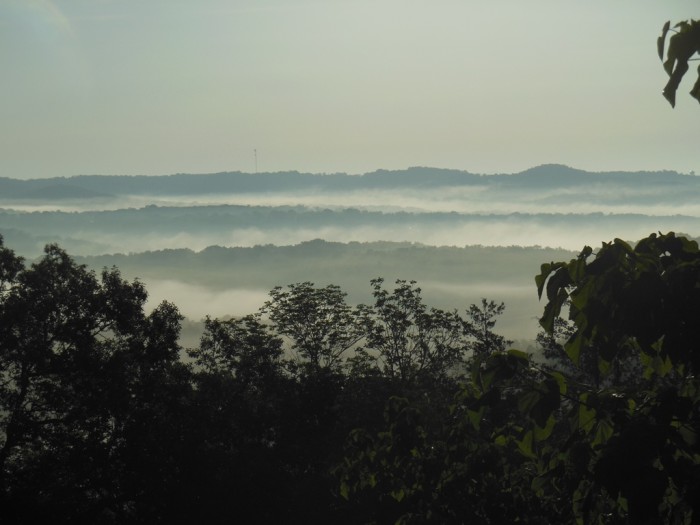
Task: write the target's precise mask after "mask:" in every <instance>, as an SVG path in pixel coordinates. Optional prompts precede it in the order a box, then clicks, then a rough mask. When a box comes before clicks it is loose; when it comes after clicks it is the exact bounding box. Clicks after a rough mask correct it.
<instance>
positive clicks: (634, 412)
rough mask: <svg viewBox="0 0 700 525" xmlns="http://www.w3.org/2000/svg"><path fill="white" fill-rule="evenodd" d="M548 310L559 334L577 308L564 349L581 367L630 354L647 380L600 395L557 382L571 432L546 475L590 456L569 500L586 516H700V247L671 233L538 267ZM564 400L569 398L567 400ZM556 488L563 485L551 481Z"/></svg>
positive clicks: (665, 519)
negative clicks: (563, 318)
mask: <svg viewBox="0 0 700 525" xmlns="http://www.w3.org/2000/svg"><path fill="white" fill-rule="evenodd" d="M536 281H537V287H538V291H539V293H540V294H542V293H543V292H544V291H545V290H546V295H547V299H548V303H547V305H546V307H545V311H544V315H543V316H542V319H541V324H542V326H543V327H544V328H545V330H547V331H548V333H550V334H551V333H553V330H554V326H555V321H556V319H557V318H558V317H559V315H560V313H561V307H562V305H564V303H565V302H567V301H570V307H569V318H570V319H571V321H572V322H573V323H574V326H575V330H574V332H573V333H572V334H571V335H570V336H569V339H568V340H567V341H566V343H565V345H564V349H565V350H566V352H567V354H568V355H569V357H570V358H571V359H572V360H573V361H574V362H578V361H579V360H580V358H581V356H582V355H583V354H584V352H586V350H587V349H588V348H594V349H595V350H596V352H595V356H596V362H597V365H598V369H599V371H600V373H601V374H602V375H603V376H605V375H610V374H615V373H616V370H615V363H616V362H620V359H621V358H622V357H624V356H628V355H630V354H632V355H636V356H638V358H639V360H640V363H641V365H642V367H641V370H642V374H643V376H642V378H640V379H641V380H644V381H643V382H642V381H635V382H631V383H629V384H618V386H615V387H607V388H603V389H598V388H590V387H587V386H586V385H581V384H577V383H576V382H574V381H569V380H567V379H566V378H564V377H563V376H562V377H558V378H557V379H558V381H559V383H560V386H561V389H560V394H561V395H562V399H566V403H565V405H566V406H568V412H569V421H570V423H569V424H570V429H569V430H568V431H567V434H568V435H569V436H570V437H569V438H567V440H566V441H565V444H564V446H561V448H560V449H559V450H560V451H563V452H564V454H563V455H560V456H559V459H556V460H555V461H552V460H553V459H554V458H556V456H552V455H551V454H550V455H549V458H548V459H547V460H546V461H547V462H548V465H549V468H547V469H546V470H545V472H546V473H547V474H546V475H544V476H543V478H545V479H546V478H547V477H549V480H548V481H551V480H552V479H556V476H555V475H554V474H553V473H554V472H555V471H556V469H558V468H564V465H565V464H566V463H567V462H569V463H570V462H572V461H575V458H574V457H573V454H574V451H575V450H580V451H584V452H585V455H584V457H585V458H586V459H585V464H584V468H583V469H582V470H581V472H580V477H579V482H578V486H577V488H576V490H575V492H574V493H573V494H572V497H573V500H574V507H575V511H576V514H577V515H578V516H579V519H593V517H600V516H601V515H602V514H604V513H606V512H607V513H613V514H615V515H617V516H620V517H621V518H622V517H625V516H628V517H629V520H630V521H631V522H634V523H682V522H689V520H690V519H691V518H692V519H693V520H697V516H698V515H699V513H700V508H699V507H698V503H697V502H698V501H700V498H699V497H700V482H699V481H698V480H700V452H699V451H698V449H697V443H698V435H699V434H700V416H699V414H700V383H699V382H698V379H697V372H698V368H699V367H700V354H698V352H696V351H695V348H696V346H697V342H698V340H700V325H698V322H697V319H698V318H700V251H699V250H698V245H697V243H696V242H694V241H690V240H688V239H686V238H683V237H676V236H675V234H673V233H672V232H671V233H668V234H665V235H662V234H659V235H656V234H652V235H650V236H649V237H647V238H645V239H642V240H641V241H639V242H638V243H637V245H636V246H635V247H634V248H633V247H631V246H630V245H628V244H627V243H625V242H623V241H621V240H619V239H615V240H614V241H612V242H610V243H604V244H603V246H602V247H601V248H600V249H599V250H598V252H597V253H595V254H594V253H593V250H592V249H591V248H590V247H586V248H584V250H583V251H582V252H581V253H580V254H579V256H578V258H576V259H573V260H571V261H570V262H568V263H566V262H559V263H552V264H544V265H542V273H541V274H540V275H538V276H537V278H536ZM564 396H565V397H564ZM553 483H556V481H554V482H553Z"/></svg>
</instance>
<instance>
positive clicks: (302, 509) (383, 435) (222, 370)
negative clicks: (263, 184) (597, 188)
mask: <svg viewBox="0 0 700 525" xmlns="http://www.w3.org/2000/svg"><path fill="white" fill-rule="evenodd" d="M543 262H544V261H543ZM698 276H700V251H699V250H698V245H697V243H696V242H694V241H690V240H688V239H686V238H684V237H677V236H675V235H674V234H672V233H670V234H666V235H655V234H654V235H651V236H649V237H647V238H645V239H642V240H641V241H640V242H638V243H636V245H634V246H633V245H630V244H628V243H625V242H623V241H621V240H619V239H615V240H614V241H612V242H610V243H605V244H603V245H602V247H601V248H599V249H597V250H596V251H595V252H594V251H593V250H591V249H590V248H588V247H586V248H584V249H583V250H582V251H581V253H580V254H579V255H578V256H575V257H573V258H571V259H569V260H564V261H561V262H552V263H545V264H543V265H542V266H541V269H540V274H539V275H538V276H537V277H536V284H537V289H538V291H539V293H540V294H541V295H542V296H543V298H544V299H545V300H546V305H545V308H544V311H543V312H538V313H536V315H539V316H540V322H541V325H542V328H543V331H542V333H541V334H540V336H539V337H538V342H539V344H540V349H541V351H542V352H543V355H544V356H545V357H546V358H547V359H545V360H544V361H543V360H542V359H534V358H533V356H532V355H529V354H528V353H526V352H524V351H522V349H512V348H510V344H511V343H510V342H509V341H507V340H505V338H503V337H501V336H499V335H498V330H497V329H496V322H497V320H498V319H499V316H500V315H501V313H502V312H503V309H504V308H505V305H503V304H502V303H498V302H494V301H491V300H488V299H484V300H482V301H480V302H477V303H475V304H472V305H471V306H470V307H469V308H468V309H466V310H465V311H464V312H463V313H460V312H459V311H450V310H443V309H437V308H431V307H430V306H429V305H428V304H426V303H425V301H424V299H423V296H422V293H421V290H420V288H419V286H418V284H417V283H414V282H411V281H401V280H398V281H396V282H394V283H388V282H384V281H383V280H382V279H375V280H373V281H372V282H371V283H370V284H371V290H372V301H370V302H368V303H367V304H364V305H359V306H351V305H349V304H348V303H347V302H346V297H345V293H344V292H343V290H342V289H341V288H339V287H338V286H335V285H325V286H315V285H314V284H312V283H310V282H302V283H297V284H293V285H289V286H284V287H275V288H273V289H272V290H271V291H270V292H269V294H268V300H267V301H266V302H265V304H264V305H263V306H262V307H261V308H260V309H259V310H257V311H252V312H250V314H249V315H246V316H243V317H239V318H234V319H216V318H209V319H207V321H206V327H205V328H206V329H205V332H204V334H203V336H202V338H201V340H200V342H199V344H198V345H196V347H193V348H189V349H183V348H181V347H180V345H179V343H178V340H179V339H178V335H179V331H180V328H181V321H182V316H181V315H180V313H179V311H178V308H177V306H176V305H175V304H173V303H169V302H163V303H161V304H160V305H159V306H157V307H156V308H154V309H153V310H152V311H151V312H150V313H146V311H145V309H144V305H145V301H146V299H147V289H146V288H145V287H144V286H143V285H142V284H141V283H139V282H138V281H128V280H125V279H124V278H123V277H122V275H121V273H120V271H119V270H118V269H117V268H116V267H113V268H111V269H108V268H106V269H104V270H103V271H102V272H101V274H99V275H98V274H96V273H95V272H93V271H91V270H89V269H87V268H86V267H85V266H81V265H79V264H77V263H76V262H75V261H74V260H73V259H72V258H71V257H70V256H69V255H68V254H67V253H66V252H65V251H63V250H62V249H61V248H59V247H58V246H55V245H51V246H48V247H47V248H46V251H45V254H44V256H43V257H41V258H40V259H38V260H37V261H35V262H33V263H31V264H28V263H25V262H24V261H23V260H22V259H21V258H20V257H18V256H17V255H16V254H15V253H14V252H13V251H12V250H11V249H10V248H9V247H5V246H4V245H2V244H0V369H1V370H2V382H1V383H0V389H1V391H0V393H1V394H2V395H0V403H2V406H1V407H0V518H1V519H2V521H3V523H37V522H44V521H51V522H54V523H78V522H92V523H96V522H99V523H144V522H148V523H192V522H204V521H205V522H212V523H229V522H232V521H237V520H240V519H245V521H246V522H249V523H273V522H276V523H465V522H472V521H473V522H477V523H503V522H509V523H512V522H522V523H539V524H542V523H552V524H555V523H573V522H584V523H597V522H605V523H694V522H695V521H696V520H697V517H698V515H700V514H699V513H700V509H698V508H697V505H698V502H699V501H700V481H699V480H700V471H699V467H698V465H700V449H698V446H699V443H700V442H699V441H698V432H699V431H700V416H699V415H700V385H699V384H698V379H697V368H698V366H700V363H698V359H697V357H698V356H697V352H695V351H694V350H693V349H694V347H695V346H696V344H697V341H698V340H699V338H700V333H698V330H699V329H700V327H699V325H698V324H697V322H696V319H697V318H698V315H699V314H700V312H698V305H700V296H699V294H700V279H699V278H698Z"/></svg>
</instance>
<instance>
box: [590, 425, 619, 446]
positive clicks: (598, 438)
mask: <svg viewBox="0 0 700 525" xmlns="http://www.w3.org/2000/svg"><path fill="white" fill-rule="evenodd" d="M614 433H615V428H614V427H613V426H612V424H611V423H610V421H608V420H607V419H601V420H600V421H598V424H597V425H596V429H595V437H594V438H593V442H592V443H591V445H592V446H593V447H594V448H595V447H598V446H602V445H605V443H607V442H608V440H609V439H610V438H611V437H612V435H613V434H614Z"/></svg>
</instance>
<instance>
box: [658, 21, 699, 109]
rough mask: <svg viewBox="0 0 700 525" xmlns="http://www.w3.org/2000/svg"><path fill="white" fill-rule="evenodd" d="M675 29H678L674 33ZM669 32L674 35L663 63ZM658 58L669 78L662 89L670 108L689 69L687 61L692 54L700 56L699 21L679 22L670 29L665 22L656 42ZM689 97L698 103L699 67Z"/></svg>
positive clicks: (669, 24) (690, 58) (674, 104)
mask: <svg viewBox="0 0 700 525" xmlns="http://www.w3.org/2000/svg"><path fill="white" fill-rule="evenodd" d="M675 28H678V30H677V31H676V29H675ZM669 31H672V32H674V33H675V34H674V35H673V36H672V37H671V38H670V41H669V45H668V50H667V51H666V60H665V61H664V47H665V43H666V36H667V35H668V33H669ZM657 49H658V52H659V58H660V59H661V61H663V64H664V70H665V71H666V73H667V74H668V76H669V80H668V83H667V84H666V86H665V87H664V90H663V95H664V97H665V98H666V100H668V101H669V103H670V104H671V107H675V106H676V91H677V90H678V86H679V85H680V83H681V80H682V79H683V76H684V75H685V74H686V72H687V71H688V69H689V66H688V61H689V60H692V56H693V55H694V54H699V55H700V20H687V21H684V22H679V23H678V24H676V25H675V26H674V29H671V23H670V22H666V23H665V24H664V27H663V29H662V31H661V36H660V37H659V38H658V40H657ZM690 95H691V96H692V97H694V98H696V99H697V100H698V102H700V67H698V79H697V81H696V82H695V85H694V86H693V89H692V90H691V91H690Z"/></svg>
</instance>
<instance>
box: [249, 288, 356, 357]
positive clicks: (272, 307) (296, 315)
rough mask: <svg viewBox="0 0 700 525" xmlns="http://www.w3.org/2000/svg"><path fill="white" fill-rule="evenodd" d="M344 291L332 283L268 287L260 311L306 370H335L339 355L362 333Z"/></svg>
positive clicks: (352, 344) (350, 346) (353, 343)
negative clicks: (306, 367) (317, 285)
mask: <svg viewBox="0 0 700 525" xmlns="http://www.w3.org/2000/svg"><path fill="white" fill-rule="evenodd" d="M346 295H347V294H346V293H345V292H343V291H342V290H341V289H340V287H338V286H336V285H328V286H325V287H323V288H316V287H315V286H314V284H313V283H310V282H304V283H297V284H290V285H288V286H287V289H286V290H285V289H283V288H282V287H280V286H277V287H275V288H273V289H272V290H271V291H270V297H271V299H270V300H269V301H267V302H266V303H265V305H264V306H263V308H262V309H261V313H263V314H267V315H268V317H269V319H270V321H272V323H273V325H274V328H275V330H276V331H277V333H279V334H280V335H282V336H285V337H288V338H289V339H290V341H291V348H292V350H294V351H296V352H297V353H298V354H299V356H301V357H302V358H303V359H304V360H305V362H306V364H307V366H308V368H309V370H311V371H319V370H321V369H328V370H336V369H338V368H339V367H340V366H341V365H342V357H343V355H344V354H345V353H346V352H347V351H348V350H349V349H351V348H352V347H353V346H355V345H356V344H357V343H358V342H359V341H360V339H362V337H363V333H362V331H361V330H360V327H359V325H358V323H357V318H356V316H355V315H354V313H353V310H352V308H351V307H350V306H348V304H347V303H346V302H345V297H346Z"/></svg>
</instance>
